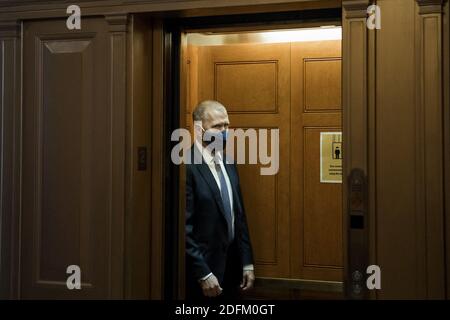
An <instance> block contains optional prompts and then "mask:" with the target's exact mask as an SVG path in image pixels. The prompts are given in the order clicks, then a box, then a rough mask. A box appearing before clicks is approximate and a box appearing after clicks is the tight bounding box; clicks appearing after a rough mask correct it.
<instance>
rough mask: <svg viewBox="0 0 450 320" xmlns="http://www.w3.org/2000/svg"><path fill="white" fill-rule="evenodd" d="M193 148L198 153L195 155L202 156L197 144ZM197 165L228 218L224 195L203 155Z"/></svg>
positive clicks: (223, 213)
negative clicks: (223, 200)
mask: <svg viewBox="0 0 450 320" xmlns="http://www.w3.org/2000/svg"><path fill="white" fill-rule="evenodd" d="M192 149H193V151H192V152H194V153H197V155H194V156H200V157H201V152H200V151H199V150H198V149H197V148H196V147H195V146H193V147H192ZM195 167H196V168H197V169H198V171H199V172H200V174H201V176H202V177H203V179H204V180H205V181H206V183H207V184H208V186H209V188H210V189H211V191H212V193H213V196H214V200H215V201H216V203H217V205H218V206H219V209H220V211H221V213H222V215H223V216H224V218H225V219H227V218H226V216H225V209H224V207H223V202H222V196H221V195H220V190H219V187H218V186H217V183H216V179H214V176H213V174H212V173H211V170H210V169H209V167H208V165H207V164H206V163H205V161H204V160H203V157H202V161H201V163H200V164H196V165H195Z"/></svg>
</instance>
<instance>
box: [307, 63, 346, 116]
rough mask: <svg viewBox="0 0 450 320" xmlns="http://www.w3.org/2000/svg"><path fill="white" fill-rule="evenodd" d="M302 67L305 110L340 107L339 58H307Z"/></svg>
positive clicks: (336, 108) (325, 109) (323, 109)
mask: <svg viewBox="0 0 450 320" xmlns="http://www.w3.org/2000/svg"><path fill="white" fill-rule="evenodd" d="M303 65H304V67H303V69H304V86H305V89H304V99H305V101H304V108H305V111H327V110H335V111H338V110H340V109H341V89H342V86H341V82H342V81H341V58H318V59H311V58H307V59H304V60H303Z"/></svg>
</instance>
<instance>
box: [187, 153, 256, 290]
mask: <svg viewBox="0 0 450 320" xmlns="http://www.w3.org/2000/svg"><path fill="white" fill-rule="evenodd" d="M190 155H191V160H192V161H191V164H187V165H186V272H187V274H186V277H187V279H186V280H187V287H188V288H189V283H191V285H192V283H194V282H195V283H196V286H197V287H198V283H197V281H198V279H200V278H202V277H204V276H205V275H207V274H209V273H210V272H212V273H213V274H214V275H215V276H216V277H217V279H218V280H219V284H221V285H222V281H223V277H224V272H225V266H226V262H227V252H228V247H229V246H230V242H229V240H228V236H227V235H228V232H227V231H228V229H227V228H228V225H227V220H226V218H225V211H224V208H223V203H222V198H221V196H220V190H219V187H218V186H217V183H216V181H215V179H214V176H213V175H212V173H211V171H210V169H209V167H208V165H207V164H206V163H205V162H204V161H203V158H202V156H201V152H200V151H199V150H198V148H197V147H196V146H195V145H194V146H192V147H191V149H190ZM195 157H197V159H201V160H202V161H201V164H194V158H195ZM224 166H225V168H226V171H227V174H228V177H229V179H230V183H231V187H232V189H233V209H234V217H235V218H234V240H235V247H236V248H237V257H238V262H237V263H238V265H239V266H238V267H239V268H240V270H241V271H240V277H241V278H242V267H243V266H245V265H248V264H253V254H252V247H251V243H250V237H249V232H248V227H247V220H246V216H245V210H244V204H243V201H242V195H241V190H240V186H239V177H238V172H237V168H236V165H235V164H228V163H227V162H226V161H224Z"/></svg>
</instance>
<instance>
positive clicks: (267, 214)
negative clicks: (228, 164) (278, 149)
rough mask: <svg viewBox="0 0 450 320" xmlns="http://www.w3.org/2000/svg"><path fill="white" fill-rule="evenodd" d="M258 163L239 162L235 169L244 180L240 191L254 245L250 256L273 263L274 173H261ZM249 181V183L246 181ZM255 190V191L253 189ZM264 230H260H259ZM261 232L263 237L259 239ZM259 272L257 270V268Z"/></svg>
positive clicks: (275, 251) (275, 229)
mask: <svg viewBox="0 0 450 320" xmlns="http://www.w3.org/2000/svg"><path fill="white" fill-rule="evenodd" d="M259 170H260V166H259V165H250V164H247V165H241V166H240V169H239V173H240V179H241V180H242V181H244V184H245V185H243V189H242V195H243V198H244V199H245V200H244V201H245V207H246V208H247V217H248V220H249V221H250V222H251V224H250V225H249V231H250V237H251V239H254V240H253V241H252V245H253V249H254V258H255V263H256V264H257V265H275V266H276V265H277V264H278V259H279V258H280V257H279V253H278V252H279V249H278V246H280V245H282V244H280V243H279V241H278V236H277V235H278V232H279V230H278V227H279V221H278V210H279V208H278V203H277V202H278V201H277V182H278V181H277V177H276V176H261V175H260V173H259ZM248 181H252V185H253V186H258V188H257V189H255V188H254V187H253V188H252V187H250V185H249V184H248V183H247V182H248ZM256 191H257V192H256ZM262 230H264V234H263V235H262V234H261V231H262ZM261 236H263V237H264V241H261V240H262V239H261ZM257 273H259V271H257Z"/></svg>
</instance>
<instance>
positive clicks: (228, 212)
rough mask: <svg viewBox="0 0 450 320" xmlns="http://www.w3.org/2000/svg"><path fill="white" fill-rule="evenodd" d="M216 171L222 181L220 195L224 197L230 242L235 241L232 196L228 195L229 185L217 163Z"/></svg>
mask: <svg viewBox="0 0 450 320" xmlns="http://www.w3.org/2000/svg"><path fill="white" fill-rule="evenodd" d="M215 165H216V171H217V175H218V176H219V181H220V195H221V196H222V203H223V208H224V209H225V216H226V218H227V223H228V237H229V240H232V239H233V236H234V235H233V228H232V223H233V220H232V213H231V204H230V195H229V193H228V188H227V183H226V181H225V176H224V174H223V172H222V169H221V167H220V164H218V163H216V164H215Z"/></svg>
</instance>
